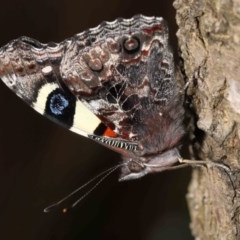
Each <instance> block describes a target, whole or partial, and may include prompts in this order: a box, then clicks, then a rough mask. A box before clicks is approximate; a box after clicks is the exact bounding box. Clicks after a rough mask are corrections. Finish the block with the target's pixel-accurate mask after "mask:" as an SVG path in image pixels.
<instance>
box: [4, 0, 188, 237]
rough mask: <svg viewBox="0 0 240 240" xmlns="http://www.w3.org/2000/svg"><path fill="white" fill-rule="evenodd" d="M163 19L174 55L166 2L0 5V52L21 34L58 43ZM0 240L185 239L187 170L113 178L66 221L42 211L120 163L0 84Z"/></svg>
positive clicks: (17, 1) (29, 0)
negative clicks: (104, 28)
mask: <svg viewBox="0 0 240 240" xmlns="http://www.w3.org/2000/svg"><path fill="white" fill-rule="evenodd" d="M139 13H142V14H145V15H149V16H151V15H157V16H163V17H164V18H165V19H166V20H167V21H168V24H169V28H170V42H171V45H172V46H173V49H174V51H175V52H176V49H177V39H176V36H175V34H176V30H177V26H176V23H175V10H174V9H173V7H172V1H164V0H158V1H154V0H147V1H137V0H134V1H133V0H129V1H109V0H101V1H80V0H78V1H77V0H41V1H33V0H9V1H2V3H1V13H0V29H1V38H0V45H1V46H2V45H4V44H6V43H7V42H8V41H10V40H12V39H14V38H17V37H19V36H22V35H26V36H30V37H33V38H35V39H38V40H39V41H41V42H48V41H55V42H59V41H62V40H63V39H65V38H67V37H70V36H72V35H73V34H76V33H78V32H81V31H83V30H85V29H87V28H89V27H95V26H96V25H98V24H99V23H100V22H102V21H103V20H108V21H110V20H114V19H115V18H117V17H125V18H129V17H131V16H132V15H134V14H139ZM0 109H1V115H0V189H1V194H0V239H6V240H12V239H14V240H15V239H18V240H22V239H24V240H28V239H29V240H32V239H34V240H40V239H41V240H61V239H64V240H65V239H67V240H77V239H84V240H85V239H86V240H88V239H104V240H108V239H114V240H118V239H119V240H122V239H123V240H128V239H131V240H135V239H140V240H141V239H144V240H158V239H170V240H171V239H178V240H188V239H192V237H191V234H190V230H189V222H190V219H189V215H188V210H187V206H186V200H185V194H186V192H187V185H188V182H189V179H190V169H182V170H178V171H168V172H164V173H159V174H155V175H151V176H146V177H144V178H142V179H140V180H136V181H131V182H124V183H118V181H117V179H118V174H119V173H118V172H115V173H114V174H112V175H111V176H110V177H109V178H108V179H107V180H105V181H104V183H102V184H101V185H100V186H99V187H98V188H97V189H96V190H95V191H94V192H93V193H91V194H90V195H89V196H88V197H87V198H86V199H85V200H84V201H83V202H81V203H80V204H79V206H77V207H76V208H75V209H74V210H71V211H70V212H68V213H67V214H62V213H61V211H55V212H51V213H48V214H44V213H43V209H44V208H45V207H46V206H48V205H49V204H51V203H53V202H54V201H56V200H59V199H60V198H62V197H63V196H65V195H66V194H68V193H69V192H71V191H73V190H74V189H75V188H77V187H78V186H79V185H82V184H83V183H85V182H86V181H88V180H89V179H90V178H92V177H93V176H95V175H96V174H98V173H99V172H101V171H103V170H104V169H106V168H108V167H110V166H113V165H114V164H116V163H118V162H119V161H120V156H119V155H118V154H116V153H113V152H111V151H110V150H108V149H106V148H104V147H102V146H100V145H98V144H96V143H94V142H91V141H89V140H88V139H84V138H82V137H80V136H77V135H76V134H74V133H71V132H69V131H67V130H65V129H63V128H61V127H59V126H56V125H55V124H54V123H52V122H50V121H49V120H47V119H45V118H43V117H41V116H40V115H39V114H38V113H36V112H34V111H33V110H32V109H30V108H29V107H28V106H26V105H25V104H24V103H23V102H22V101H21V100H20V99H19V98H17V97H16V96H15V95H14V94H13V93H11V92H10V91H9V90H8V89H7V88H6V87H5V86H4V84H3V83H2V82H0Z"/></svg>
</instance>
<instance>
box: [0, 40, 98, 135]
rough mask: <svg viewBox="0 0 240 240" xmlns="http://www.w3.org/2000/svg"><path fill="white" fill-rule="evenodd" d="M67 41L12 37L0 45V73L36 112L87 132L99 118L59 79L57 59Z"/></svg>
mask: <svg viewBox="0 0 240 240" xmlns="http://www.w3.org/2000/svg"><path fill="white" fill-rule="evenodd" d="M67 45H68V41H65V42H63V43H60V44H55V43H51V44H42V43H40V42H38V41H37V40H34V39H31V38H28V37H21V38H19V39H16V40H13V41H12V42H10V43H9V44H7V45H6V46H4V47H2V48H1V49H0V77H1V79H2V80H3V82H4V83H5V84H6V85H7V86H8V87H9V88H10V89H11V90H13V91H14V92H15V93H16V94H17V95H18V96H19V97H20V98H22V99H23V100H24V101H25V102H26V103H27V104H28V105H30V106H31V107H33V108H34V109H35V110H36V111H38V112H39V113H40V114H42V115H44V116H46V117H48V118H50V119H51V120H53V121H55V122H57V123H58V124H60V125H63V126H64V127H66V128H69V129H70V130H73V131H75V132H77V133H79V134H81V135H83V136H88V134H93V132H94V130H95V129H96V127H97V126H99V125H101V121H100V120H99V119H98V118H97V117H96V116H95V115H94V114H93V113H92V112H91V111H89V110H88V109H87V108H86V107H85V106H84V105H83V104H82V103H81V102H80V101H79V100H77V99H76V97H75V96H74V95H73V94H72V93H71V92H70V91H69V89H68V88H67V87H66V86H65V85H64V83H63V81H62V77H61V74H60V63H61V61H62V57H63V54H64V51H65V48H66V47H67ZM86 123H88V124H86Z"/></svg>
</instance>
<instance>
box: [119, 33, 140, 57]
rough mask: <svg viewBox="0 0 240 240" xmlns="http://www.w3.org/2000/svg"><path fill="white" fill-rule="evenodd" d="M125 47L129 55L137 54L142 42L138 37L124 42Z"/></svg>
mask: <svg viewBox="0 0 240 240" xmlns="http://www.w3.org/2000/svg"><path fill="white" fill-rule="evenodd" d="M123 47H124V50H125V51H126V52H127V53H130V54H133V53H136V52H138V50H139V49H140V40H139V39H138V38H137V37H131V38H128V39H126V40H124V42H123Z"/></svg>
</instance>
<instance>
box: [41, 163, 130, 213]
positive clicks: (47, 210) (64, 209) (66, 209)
mask: <svg viewBox="0 0 240 240" xmlns="http://www.w3.org/2000/svg"><path fill="white" fill-rule="evenodd" d="M125 164H126V163H121V164H118V165H116V166H114V167H111V168H109V169H107V170H105V171H103V172H101V173H99V174H98V175H97V176H95V177H94V178H92V179H90V180H89V181H88V182H86V183H85V184H83V185H82V186H80V187H79V188H77V189H76V190H74V191H73V192H71V193H70V194H68V195H67V196H66V197H64V198H62V199H61V200H59V201H58V202H56V203H53V204H51V205H50V206H48V207H46V208H44V210H43V212H45V213H47V212H50V211H52V210H54V209H55V208H56V207H57V206H59V205H60V204H61V203H63V202H65V201H66V200H68V199H69V198H71V197H72V196H74V195H75V194H77V193H78V192H79V191H80V190H82V189H84V188H85V187H87V186H88V185H89V184H91V183H92V182H94V181H95V180H97V179H98V178H100V180H99V181H98V182H97V183H96V184H95V185H94V186H93V187H92V188H90V189H89V190H88V191H87V192H86V193H84V194H83V195H82V196H81V197H80V198H79V199H78V200H77V201H75V202H74V203H73V204H72V205H71V206H70V207H69V208H74V207H75V206H76V205H77V204H78V203H79V202H81V201H82V200H83V199H84V198H85V197H86V196H88V195H89V194H90V193H91V192H92V191H93V190H94V189H95V188H96V187H97V186H98V185H99V184H100V183H101V182H102V181H103V180H104V179H106V178H107V177H108V176H109V175H110V174H111V173H113V172H114V171H116V170H117V169H118V168H119V167H121V166H123V165H125ZM69 208H63V209H62V211H63V212H64V213H65V212H67V211H68V210H69Z"/></svg>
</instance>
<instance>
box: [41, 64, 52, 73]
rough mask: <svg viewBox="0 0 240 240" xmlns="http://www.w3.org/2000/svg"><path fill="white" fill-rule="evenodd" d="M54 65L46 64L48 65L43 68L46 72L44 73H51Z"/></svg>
mask: <svg viewBox="0 0 240 240" xmlns="http://www.w3.org/2000/svg"><path fill="white" fill-rule="evenodd" d="M52 70H53V69H52V67H51V66H46V67H44V68H43V69H42V72H43V73H44V74H49V73H51V72H52Z"/></svg>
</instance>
